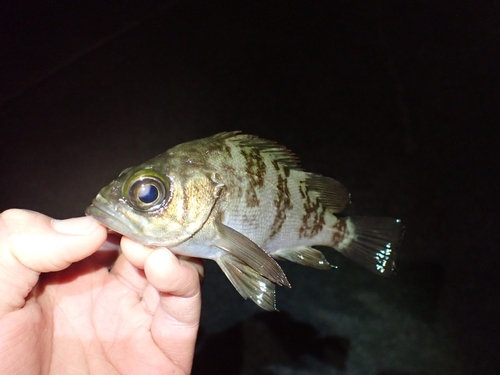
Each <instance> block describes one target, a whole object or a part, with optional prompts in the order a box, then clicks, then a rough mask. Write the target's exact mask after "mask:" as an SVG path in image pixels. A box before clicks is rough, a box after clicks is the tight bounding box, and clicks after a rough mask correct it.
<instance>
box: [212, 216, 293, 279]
mask: <svg viewBox="0 0 500 375" xmlns="http://www.w3.org/2000/svg"><path fill="white" fill-rule="evenodd" d="M214 225H215V228H216V230H217V236H216V238H215V240H214V243H213V245H215V246H217V247H218V248H220V249H222V250H224V251H227V252H228V253H230V254H232V255H234V256H235V257H237V258H239V259H240V260H241V261H243V262H244V263H246V264H247V265H248V266H250V267H251V268H253V269H254V270H255V271H256V272H257V273H258V274H260V275H262V276H264V277H265V278H267V279H269V280H271V281H273V282H275V283H276V284H278V285H285V286H287V287H289V288H290V287H291V285H290V283H289V282H288V280H287V278H286V275H285V273H284V272H283V270H282V269H281V267H280V266H279V265H278V263H276V261H275V260H274V259H273V258H271V257H270V256H269V255H268V254H267V253H266V252H265V251H264V250H262V249H261V248H260V247H259V246H258V245H257V244H255V243H254V242H253V241H252V240H250V239H249V238H248V237H246V236H244V235H243V234H241V233H240V232H238V231H236V230H234V229H232V228H230V227H228V226H227V225H224V224H222V223H221V222H219V221H217V220H214Z"/></svg>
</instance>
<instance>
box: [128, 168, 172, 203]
mask: <svg viewBox="0 0 500 375" xmlns="http://www.w3.org/2000/svg"><path fill="white" fill-rule="evenodd" d="M127 186H128V188H127V191H126V195H127V198H128V201H129V202H130V204H131V205H132V206H133V207H134V208H135V209H137V210H140V211H149V210H154V209H157V208H158V206H159V205H161V204H162V203H163V202H164V201H165V193H166V191H167V189H166V187H165V184H164V182H163V181H162V180H160V179H159V178H157V177H153V176H138V177H136V178H134V179H132V180H131V181H130V182H129V183H128V184H127Z"/></svg>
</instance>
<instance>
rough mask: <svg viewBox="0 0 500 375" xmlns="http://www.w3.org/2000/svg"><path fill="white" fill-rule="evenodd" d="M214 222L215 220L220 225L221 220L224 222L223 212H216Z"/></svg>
mask: <svg viewBox="0 0 500 375" xmlns="http://www.w3.org/2000/svg"><path fill="white" fill-rule="evenodd" d="M215 220H217V221H218V222H220V223H223V220H224V212H222V210H220V209H219V210H217V212H216V213H215Z"/></svg>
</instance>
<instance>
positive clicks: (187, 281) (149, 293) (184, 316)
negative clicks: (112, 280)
mask: <svg viewBox="0 0 500 375" xmlns="http://www.w3.org/2000/svg"><path fill="white" fill-rule="evenodd" d="M121 247H122V252H123V254H122V255H121V256H120V257H118V260H117V261H116V263H115V265H114V267H113V269H112V271H111V272H112V273H113V274H115V275H116V276H117V277H118V279H120V280H121V281H122V283H124V284H125V285H127V286H129V287H130V288H132V289H133V290H135V291H136V292H137V293H138V294H139V295H140V296H141V297H142V299H141V303H142V306H143V308H144V310H145V311H146V312H147V313H148V314H151V315H153V320H152V323H151V335H152V337H153V340H154V341H155V343H156V345H157V346H158V347H159V348H160V349H161V351H162V352H163V353H164V354H165V355H166V356H167V357H168V358H169V359H170V360H171V361H172V362H173V363H175V364H177V365H178V366H180V367H181V368H182V369H183V371H184V373H190V369H191V365H192V361H193V353H194V346H195V343H196V336H197V333H198V325H199V320H200V313H201V292H200V278H201V277H202V275H203V265H202V263H201V260H199V259H192V258H186V257H179V258H178V257H177V256H175V255H174V254H173V253H172V252H171V251H169V250H168V249H166V248H156V249H152V248H150V247H147V246H143V245H140V244H138V243H136V242H134V241H132V240H130V239H128V238H125V237H123V238H122V241H121ZM142 269H143V270H142Z"/></svg>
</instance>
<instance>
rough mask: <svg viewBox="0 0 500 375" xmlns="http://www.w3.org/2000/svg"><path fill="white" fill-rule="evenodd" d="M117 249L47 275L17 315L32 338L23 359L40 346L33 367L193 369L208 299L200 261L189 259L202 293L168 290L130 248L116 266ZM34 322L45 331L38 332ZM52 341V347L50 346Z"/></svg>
mask: <svg viewBox="0 0 500 375" xmlns="http://www.w3.org/2000/svg"><path fill="white" fill-rule="evenodd" d="M129 246H130V244H129ZM114 257H116V255H113V252H109V251H108V252H97V253H95V254H93V255H92V256H91V257H89V258H87V259H85V260H83V261H80V262H78V263H74V264H72V265H71V266H70V267H69V268H67V269H65V270H63V271H60V272H55V273H47V274H42V275H41V277H40V281H39V283H38V284H37V286H36V288H35V289H34V290H33V293H32V296H31V297H29V298H28V299H27V303H26V306H25V307H24V309H23V310H24V313H23V314H21V315H18V316H19V317H20V318H21V319H19V321H17V322H12V323H15V324H16V327H18V328H19V334H18V339H19V340H20V341H23V342H25V343H28V345H23V351H22V352H15V354H18V358H17V360H21V361H22V360H24V359H23V358H22V357H24V356H26V357H27V356H28V355H29V356H31V358H33V354H35V353H36V356H35V357H36V358H37V360H31V361H30V362H32V363H31V366H27V367H25V368H24V370H25V373H39V370H40V368H43V369H44V371H43V372H44V373H49V372H50V373H64V374H69V373H73V372H74V373H78V374H82V373H87V374H113V373H115V374H117V373H119V374H138V373H147V374H164V373H169V374H170V373H178V374H184V373H189V371H190V364H191V361H192V353H193V346H194V340H195V338H196V332H197V329H198V321H199V307H200V306H199V305H200V303H199V298H200V295H199V281H198V273H197V271H196V269H195V268H194V267H192V265H187V263H186V262H184V265H185V267H186V269H187V272H191V275H188V277H190V278H191V282H192V283H193V285H194V284H198V287H195V291H194V293H191V295H187V296H182V297H180V296H176V295H161V293H159V292H158V291H157V289H156V288H154V287H153V286H152V285H151V284H150V283H149V282H148V280H147V279H146V277H145V274H144V271H142V270H139V269H137V268H136V267H134V266H132V264H130V263H129V262H128V261H127V260H126V258H125V257H124V256H123V255H120V256H119V257H118V259H117V260H116V263H115V265H114V266H113V268H112V269H111V271H108V268H107V267H106V266H107V265H108V264H110V263H111V262H112V261H113V260H114ZM155 263H156V262H155ZM147 267H148V266H147V265H146V272H147V271H148V268H147ZM151 272H152V273H154V272H155V271H154V270H153V271H151ZM154 277H156V276H155V275H152V278H154ZM160 295H161V298H160ZM160 305H161V306H160ZM23 310H21V311H23ZM34 322H36V324H34ZM169 322H170V324H169ZM23 327H31V329H24V328H23ZM44 327H45V328H46V327H50V328H49V329H44ZM33 330H36V331H38V334H39V335H36V336H37V337H38V339H35V340H33V333H34V332H33ZM40 341H41V342H40ZM50 347H52V349H53V350H52V352H50V351H49V350H46V349H47V348H50ZM28 363H29V362H28ZM28 363H26V365H28Z"/></svg>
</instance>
